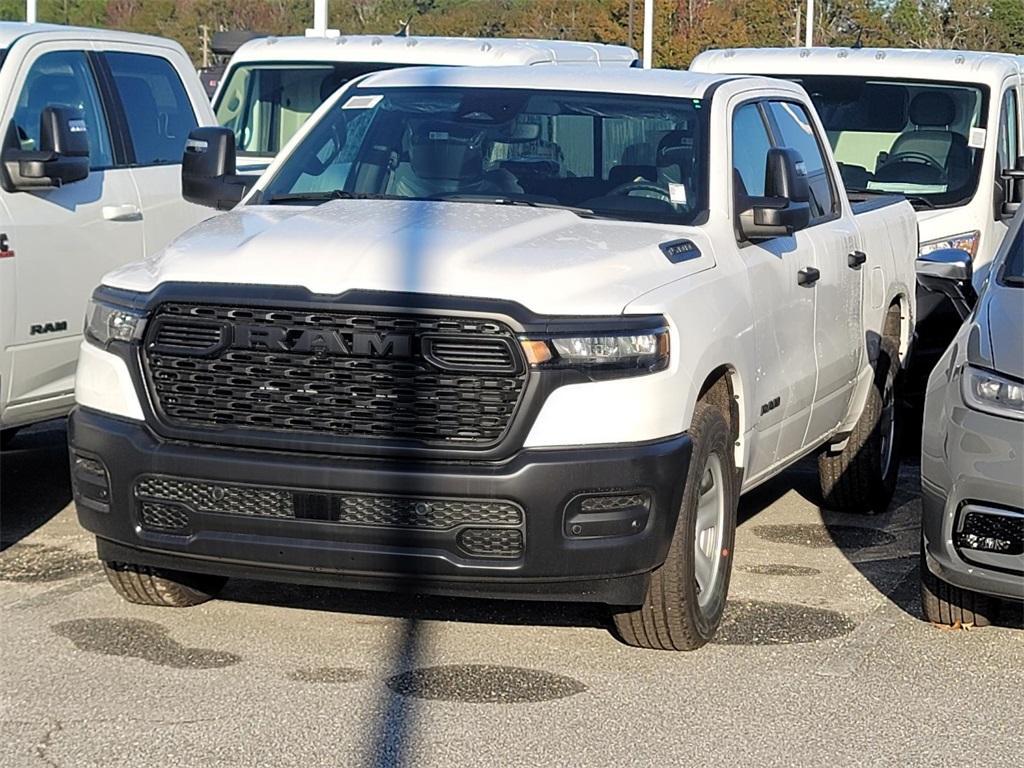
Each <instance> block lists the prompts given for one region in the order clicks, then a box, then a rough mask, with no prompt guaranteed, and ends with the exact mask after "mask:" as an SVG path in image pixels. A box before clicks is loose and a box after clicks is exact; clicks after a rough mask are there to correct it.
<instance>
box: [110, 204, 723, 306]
mask: <svg viewBox="0 0 1024 768" xmlns="http://www.w3.org/2000/svg"><path fill="white" fill-rule="evenodd" d="M680 239H688V240H690V241H692V242H693V243H694V244H695V245H696V246H697V248H698V249H699V253H700V255H698V256H696V257H695V258H688V259H685V260H682V261H679V260H678V259H676V261H677V262H678V263H672V261H670V260H669V259H668V258H667V257H666V255H665V254H664V253H663V252H662V249H661V248H660V247H659V246H660V245H661V244H663V243H666V242H672V241H678V240H680ZM713 264H714V259H713V255H712V248H711V243H710V241H709V239H708V238H707V236H706V235H705V234H704V233H703V232H702V231H701V230H700V229H697V228H682V227H673V226H667V225H659V224H647V223H634V222H622V221H613V220H607V219H588V218H581V217H580V216H578V215H576V214H574V213H572V212H570V211H563V210H555V209H540V208H526V207H513V206H502V205H490V204H477V203H443V202H417V201H404V200H337V201H332V202H329V203H324V204H322V205H319V206H316V207H305V206H303V207H295V206H288V205H277V206H243V207H242V208H240V209H238V210H236V211H233V212H231V213H227V214H223V215H221V216H216V217H213V218H211V219H208V220H207V221H205V222H203V223H202V224H199V225H198V226H196V227H194V228H193V229H191V230H189V231H188V232H186V233H185V234H184V235H182V236H181V237H179V238H178V239H177V240H176V241H175V242H173V243H172V244H171V245H170V246H168V248H167V249H166V250H165V251H163V252H162V253H160V254H158V255H156V256H154V257H152V258H149V259H147V260H145V261H142V262H137V263H135V264H130V265H128V266H126V267H124V268H121V269H119V270H117V271H115V272H112V273H110V274H108V275H107V276H106V277H105V278H104V280H103V282H104V284H106V285H109V286H112V287H115V288H123V289H126V290H132V291H139V292H149V291H151V290H153V289H154V288H156V287H157V286H158V285H160V284H161V283H166V282H199V283H233V284H240V283H242V284H256V285H293V286H295V285H297V286H303V287H305V288H307V289H308V290H310V291H312V292H314V293H317V294H326V295H337V294H341V293H344V292H346V291H348V290H351V289H363V290H378V291H395V292H409V293H426V294H440V295H452V296H472V297H486V298H494V299H506V300H510V301H515V302H518V303H520V304H523V305H524V306H526V307H527V308H529V309H531V310H533V311H534V312H538V313H543V314H618V313H620V312H622V310H623V308H624V307H625V306H626V305H627V304H628V303H630V302H631V301H633V300H635V299H636V298H638V297H639V296H641V295H642V294H644V293H646V292H648V291H650V290H653V289H654V288H657V287H659V286H661V285H664V284H665V283H667V282H669V281H674V280H678V279H680V278H683V277H686V276H687V275H689V274H693V273H695V272H699V271H702V270H704V269H707V268H709V267H711V266H713Z"/></svg>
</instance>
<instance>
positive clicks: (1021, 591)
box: [921, 360, 1024, 600]
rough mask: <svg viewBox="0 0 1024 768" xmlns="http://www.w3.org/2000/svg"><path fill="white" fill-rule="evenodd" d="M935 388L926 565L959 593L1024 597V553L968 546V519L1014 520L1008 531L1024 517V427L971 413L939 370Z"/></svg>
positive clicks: (926, 462) (926, 473) (924, 479)
mask: <svg viewBox="0 0 1024 768" xmlns="http://www.w3.org/2000/svg"><path fill="white" fill-rule="evenodd" d="M946 364H948V360H947V362H946ZM940 365H942V363H940ZM932 384H933V385H936V386H934V388H933V389H931V391H929V393H928V400H927V401H926V406H925V424H924V435H923V446H922V456H921V506H922V517H921V534H922V546H923V548H924V553H925V559H926V563H927V567H928V569H929V570H930V571H931V572H932V573H934V574H935V575H936V576H938V577H939V578H941V579H942V580H943V581H946V582H948V583H950V584H953V585H955V586H958V587H960V588H962V589H968V590H971V591H974V592H981V593H984V594H988V595H994V596H997V597H1002V598H1010V599H1016V600H1024V554H1017V553H1010V554H1003V553H999V552H995V551H985V550H983V549H975V548H972V547H971V546H968V545H965V542H964V533H965V532H966V531H968V528H967V527H966V526H969V525H970V524H971V521H970V520H969V519H968V515H974V516H977V515H981V516H984V517H985V518H988V519H991V518H993V517H994V518H998V519H999V520H1001V521H1004V522H1008V523H1009V524H1008V525H1007V526H1006V530H1009V529H1010V528H1011V527H1012V525H1013V523H1016V521H1017V520H1018V519H1020V518H1021V517H1022V516H1024V481H1022V478H1024V424H1021V422H1019V421H1014V420H1012V419H1008V418H1000V417H997V416H992V415H989V414H986V413H980V412H978V411H974V410H971V409H969V408H967V407H966V406H965V405H964V404H963V400H962V398H961V395H960V378H959V375H956V376H953V377H952V378H950V379H948V380H946V379H945V377H943V376H941V375H939V373H936V374H933V377H932ZM940 401H941V403H942V408H941V410H940V407H939V406H940ZM975 519H977V517H975ZM1011 521H1012V522H1011ZM986 527H991V526H986Z"/></svg>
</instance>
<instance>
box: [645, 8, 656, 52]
mask: <svg viewBox="0 0 1024 768" xmlns="http://www.w3.org/2000/svg"><path fill="white" fill-rule="evenodd" d="M653 60H654V0H644V69H650V68H651V64H652V62H653Z"/></svg>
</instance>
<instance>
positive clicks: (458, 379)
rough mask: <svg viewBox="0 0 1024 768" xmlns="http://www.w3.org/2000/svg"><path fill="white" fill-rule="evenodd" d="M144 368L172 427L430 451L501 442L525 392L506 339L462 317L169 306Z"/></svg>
mask: <svg viewBox="0 0 1024 768" xmlns="http://www.w3.org/2000/svg"><path fill="white" fill-rule="evenodd" d="M144 361H145V369H146V375H147V381H148V386H149V388H150V392H151V395H152V398H153V401H154V403H155V404H156V406H157V413H158V416H159V418H160V419H161V420H162V421H163V422H164V423H166V424H167V425H168V426H170V427H175V428H182V429H194V428H199V429H206V430H223V429H231V428H233V429H241V430H249V431H262V432H269V433H294V434H299V435H301V434H309V433H317V434H332V435H336V436H339V437H345V438H353V439H371V440H372V439H383V440H403V441H413V442H417V443H420V444H423V445H427V446H432V447H445V446H464V447H480V448H484V447H489V446H492V445H494V444H496V443H497V442H499V441H500V440H501V438H502V436H503V435H504V434H505V432H506V431H507V430H508V428H509V425H510V423H511V421H512V417H513V415H514V413H515V410H516V407H517V405H518V404H519V401H520V398H521V396H522V393H523V389H524V385H525V382H526V369H525V365H524V363H523V361H522V354H521V352H520V350H519V346H518V343H517V341H516V339H515V336H514V334H513V332H512V330H511V329H510V328H509V327H507V326H506V325H504V324H503V323H500V322H497V321H494V320H489V319H477V318H467V317H440V316H438V317H435V316H429V315H408V314H406V315H402V314H370V313H350V312H345V311H330V312H319V311H316V312H314V311H309V312H306V311H280V310H273V309H265V308H259V309H257V308H237V307H230V306H212V305H190V304H180V303H168V304H163V305H161V306H160V307H159V309H158V310H157V312H156V314H155V315H154V317H153V319H152V321H151V322H150V324H149V326H148V328H147V335H146V341H145V351H144Z"/></svg>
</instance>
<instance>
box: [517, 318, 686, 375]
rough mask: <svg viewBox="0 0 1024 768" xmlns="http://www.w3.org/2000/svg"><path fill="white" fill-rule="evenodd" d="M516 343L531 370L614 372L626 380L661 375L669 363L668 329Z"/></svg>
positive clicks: (554, 336)
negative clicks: (520, 346) (640, 375)
mask: <svg viewBox="0 0 1024 768" xmlns="http://www.w3.org/2000/svg"><path fill="white" fill-rule="evenodd" d="M520 343H521V344H522V347H523V352H524V353H525V354H526V359H527V361H528V362H529V363H530V367H531V368H540V369H550V368H576V369H584V370H588V371H592V372H599V371H608V372H612V371H618V372H619V373H620V375H625V376H629V375H639V374H644V373H654V372H655V371H662V370H664V369H665V368H667V367H668V362H669V346H670V345H669V335H668V328H653V329H650V330H643V331H615V332H609V333H595V334H593V335H589V336H575V335H574V336H561V335H553V336H549V337H547V338H536V337H530V338H523V339H520Z"/></svg>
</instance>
